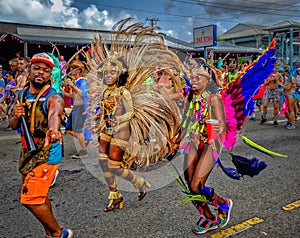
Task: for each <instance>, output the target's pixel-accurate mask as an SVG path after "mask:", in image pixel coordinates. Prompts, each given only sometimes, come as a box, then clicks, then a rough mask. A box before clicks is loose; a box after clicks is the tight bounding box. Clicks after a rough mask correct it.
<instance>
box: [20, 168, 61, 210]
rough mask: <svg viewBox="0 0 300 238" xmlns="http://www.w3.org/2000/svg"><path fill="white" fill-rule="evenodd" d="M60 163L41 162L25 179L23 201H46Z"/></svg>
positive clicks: (30, 202) (33, 203)
mask: <svg viewBox="0 0 300 238" xmlns="http://www.w3.org/2000/svg"><path fill="white" fill-rule="evenodd" d="M59 165H60V164H41V165H39V166H38V167H36V168H34V169H33V171H32V172H29V173H28V174H27V175H26V177H25V178H24V180H23V183H22V190H21V203H22V204H31V205H35V204H36V205H39V204H43V203H45V201H46V197H47V195H48V191H49V188H50V184H51V182H52V180H53V178H54V176H55V172H56V170H57V169H58V167H59Z"/></svg>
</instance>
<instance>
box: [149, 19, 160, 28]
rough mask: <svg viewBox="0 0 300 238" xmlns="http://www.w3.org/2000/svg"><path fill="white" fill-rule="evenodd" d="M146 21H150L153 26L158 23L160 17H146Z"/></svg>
mask: <svg viewBox="0 0 300 238" xmlns="http://www.w3.org/2000/svg"><path fill="white" fill-rule="evenodd" d="M146 21H149V22H150V25H151V27H153V26H155V25H156V23H157V22H158V21H159V20H158V18H148V17H147V19H146Z"/></svg>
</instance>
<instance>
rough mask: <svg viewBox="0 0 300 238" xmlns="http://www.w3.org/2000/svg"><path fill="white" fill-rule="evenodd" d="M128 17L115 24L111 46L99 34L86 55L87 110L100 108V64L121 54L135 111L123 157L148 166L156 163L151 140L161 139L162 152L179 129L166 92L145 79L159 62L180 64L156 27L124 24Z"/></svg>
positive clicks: (173, 109) (174, 106)
mask: <svg viewBox="0 0 300 238" xmlns="http://www.w3.org/2000/svg"><path fill="white" fill-rule="evenodd" d="M130 20H131V19H125V20H122V21H120V22H119V23H117V24H116V25H115V27H114V28H113V30H114V31H115V32H114V34H112V37H111V45H110V47H108V46H107V45H106V44H105V43H104V42H103V40H102V38H101V36H98V37H96V38H95V40H94V41H93V43H92V44H91V52H92V54H86V55H85V56H86V58H87V65H88V67H89V74H88V79H89V81H90V84H91V85H92V86H91V90H90V94H92V95H93V96H94V97H91V98H92V100H91V107H90V110H93V111H94V110H95V108H99V107H100V105H99V104H100V99H101V96H102V93H103V91H104V90H105V88H106V86H105V85H104V84H103V80H102V78H99V76H98V71H97V70H98V67H99V64H100V63H103V62H104V61H105V60H109V59H110V58H111V57H112V56H117V57H122V58H123V59H124V61H125V62H126V64H127V67H128V78H127V82H126V84H125V87H126V89H127V90H129V92H130V94H131V97H132V102H133V111H134V113H133V117H132V118H131V119H130V123H129V124H130V130H131V137H130V139H129V146H128V148H127V151H126V154H125V156H124V159H125V162H127V163H128V164H130V163H131V162H132V161H133V160H139V163H140V165H149V164H151V163H155V162H157V160H155V161H153V160H152V155H153V149H154V144H155V143H154V140H156V142H163V144H164V146H163V148H162V152H163V154H164V153H165V150H164V149H165V147H166V145H167V144H168V143H172V140H173V138H175V135H176V133H177V131H178V128H179V112H178V109H177V107H176V105H175V104H174V103H173V102H172V100H170V99H169V97H168V95H166V94H165V93H164V92H163V91H161V90H159V89H157V88H156V87H155V85H153V86H151V87H148V86H147V85H145V81H146V79H147V78H149V77H151V75H152V74H153V73H154V72H155V68H156V67H157V66H158V65H160V64H162V63H168V64H169V65H173V66H175V67H181V65H180V61H179V59H178V57H177V56H176V55H175V54H174V53H173V52H172V51H171V50H169V49H168V48H167V46H166V45H165V44H164V42H163V37H162V35H160V34H157V33H155V31H154V30H155V29H156V28H153V27H145V26H143V25H142V24H139V23H134V24H131V25H129V26H127V24H128V22H129V21H130ZM91 56H92V57H91ZM98 116H99V115H98Z"/></svg>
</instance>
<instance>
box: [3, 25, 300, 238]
mask: <svg viewBox="0 0 300 238" xmlns="http://www.w3.org/2000/svg"><path fill="white" fill-rule="evenodd" d="M125 23H126V22H125ZM121 25H122V24H121ZM126 31H127V32H126V33H127V34H125V35H126V37H133V36H134V35H135V36H136V38H135V43H136V45H135V46H132V45H131V46H130V47H131V50H128V48H126V47H128V45H126V43H128V42H131V41H130V40H129V39H124V46H122V45H121V46H120V45H119V39H118V40H116V42H115V44H116V45H114V44H113V42H112V46H111V51H113V50H115V52H107V49H106V48H105V47H99V46H101V45H102V42H101V39H99V42H98V43H99V44H95V45H94V47H92V52H88V53H85V54H83V55H84V56H85V59H84V60H80V59H79V58H78V55H79V54H77V58H76V57H75V56H74V59H73V57H72V59H70V61H69V62H66V61H65V59H64V57H63V56H62V55H57V56H54V55H53V54H49V53H44V52H42V53H38V54H35V55H33V56H32V57H31V58H30V59H29V60H28V59H26V58H23V57H21V56H20V55H19V54H18V57H17V58H15V59H12V60H10V62H9V65H10V69H7V70H5V69H3V67H2V66H0V73H1V74H0V77H1V78H0V90H1V99H0V116H1V119H2V117H3V114H4V115H5V117H4V119H5V118H9V126H8V127H7V128H6V129H7V130H11V129H14V130H19V133H20V138H21V143H22V150H21V157H20V163H19V170H20V172H21V174H22V177H23V182H22V191H21V203H22V204H23V205H24V206H25V207H26V208H27V209H28V210H29V211H31V212H32V213H33V214H34V216H35V217H36V218H37V219H38V220H39V221H40V222H41V224H42V225H43V227H44V230H45V233H46V236H47V237H69V238H70V237H72V235H73V232H72V231H71V230H70V229H65V228H62V227H60V226H59V224H58V222H57V220H56V219H55V217H54V215H53V212H52V209H51V202H50V200H49V199H48V197H47V196H48V190H49V188H50V186H51V184H53V180H55V176H56V175H57V174H58V168H59V165H60V164H61V162H62V158H63V151H62V147H63V140H62V133H61V126H64V127H65V131H66V133H67V134H70V135H71V136H73V137H75V138H76V139H77V140H78V142H79V145H80V147H81V149H80V151H79V152H78V154H75V155H73V156H72V158H74V159H83V158H85V157H88V152H87V144H88V142H89V141H91V140H92V137H91V132H92V131H93V132H94V133H96V134H97V136H98V145H99V164H100V167H101V169H102V171H103V175H104V178H105V181H106V183H107V187H108V192H109V195H108V201H109V203H108V205H107V206H106V207H105V208H104V211H105V212H110V211H113V210H114V209H115V208H117V207H118V208H123V203H124V199H123V196H122V194H121V192H120V188H119V187H118V185H117V178H118V177H119V178H122V179H125V180H127V181H129V182H131V183H132V185H133V186H134V187H135V188H136V190H137V193H138V195H137V199H138V200H139V201H141V200H142V199H144V197H145V196H146V194H147V191H146V189H147V188H149V187H150V183H149V182H148V181H146V180H145V179H144V178H142V177H139V176H136V175H135V173H134V171H133V169H132V168H133V167H132V165H133V164H134V165H135V168H136V167H142V166H148V165H149V164H151V163H152V164H153V163H157V162H158V159H157V156H153V155H159V156H160V157H162V158H163V157H164V156H165V155H166V154H167V153H169V154H174V153H175V152H176V151H178V150H182V153H183V155H184V168H183V169H184V175H185V176H184V177H185V180H186V186H187V190H188V194H189V195H191V196H198V195H199V196H200V198H201V199H197V200H192V202H193V205H194V206H195V207H196V208H197V210H198V212H199V214H200V219H199V221H198V222H197V224H196V227H195V229H194V230H193V232H194V233H195V234H204V233H206V232H208V231H210V230H214V229H217V228H221V227H224V226H225V225H226V224H227V223H228V222H229V218H230V212H231V210H232V207H233V201H232V200H231V199H229V198H222V197H221V196H219V195H217V193H216V192H215V191H214V189H213V188H211V187H208V186H207V185H206V181H207V179H208V177H209V175H210V173H211V171H212V169H213V167H214V165H215V164H216V154H217V153H218V151H219V150H220V147H221V145H222V143H223V142H224V137H225V134H226V133H227V132H226V130H228V128H227V126H228V125H227V121H226V118H225V115H226V110H227V109H228V107H227V108H226V107H225V106H224V105H223V99H222V95H225V94H224V92H228V91H226V90H228V88H230V85H231V83H233V82H235V83H236V82H237V80H236V79H237V78H238V77H239V76H240V75H241V74H243V73H245V72H246V71H247V70H248V69H250V63H251V62H243V63H241V64H238V63H237V62H236V61H230V60H226V57H227V55H228V54H227V55H226V56H225V57H224V58H221V59H219V60H218V61H217V62H216V64H215V65H208V64H207V63H206V61H205V60H204V59H196V58H194V57H193V55H190V56H189V57H188V59H187V60H186V61H185V62H181V61H180V60H179V58H178V57H177V56H176V55H175V53H174V52H172V51H171V50H169V49H167V48H166V47H165V45H164V44H163V43H161V44H159V43H157V42H156V43H155V47H154V46H152V45H151V43H149V44H148V45H147V44H146V46H145V44H139V43H140V42H139V41H138V40H141V42H142V39H144V37H148V36H151V37H153V35H154V33H153V29H152V28H149V29H148V28H145V27H142V26H139V25H135V27H132V28H127V29H126ZM120 32H122V34H124V29H123V31H122V27H121V28H120ZM139 37H140V38H139ZM97 47H99V48H97ZM137 56H139V57H137ZM150 56H151V58H150ZM153 56H155V57H153ZM149 59H151V60H149ZM274 66H275V65H274ZM55 68H57V69H58V70H59V74H58V75H59V77H58V78H57V77H54V76H53V72H54V69H55ZM273 68H274V70H273ZM57 83H58V87H54V84H57ZM255 87H256V88H254V89H253V92H254V93H253V94H252V95H250V96H252V97H253V98H252V99H251V100H255V101H256V105H257V106H258V107H259V111H260V113H261V124H264V123H265V122H266V121H267V117H266V116H267V109H268V103H269V102H272V104H273V107H274V125H275V126H278V122H277V119H278V117H279V115H281V114H284V115H285V117H286V120H287V123H286V125H285V128H286V129H295V121H296V120H297V115H298V114H299V109H300V108H299V99H300V96H299V88H300V69H299V68H298V69H297V70H293V69H289V68H288V67H287V66H279V65H276V66H275V67H272V72H271V73H269V75H268V77H266V78H265V79H264V80H263V81H262V83H261V84H258V85H255ZM231 90H232V91H234V89H231ZM236 90H238V89H236ZM222 93H223V94H222ZM239 110H242V109H239ZM2 113H3V114H2ZM247 116H249V117H251V119H252V120H254V119H255V116H254V114H252V115H247ZM209 119H215V120H216V124H214V126H213V130H214V131H215V132H216V134H217V136H215V137H214V138H211V136H210V132H209V131H208V128H207V126H206V121H207V120H209ZM91 121H92V123H91ZM238 123H240V121H238ZM91 127H93V128H91ZM152 129H153V130H154V132H151V130H152ZM30 138H31V139H32V140H33V144H34V149H33V150H32V151H31V150H29V147H31V146H30V145H29V144H28V143H29V142H28V140H30ZM153 139H154V140H153ZM137 145H140V146H137ZM210 206H213V207H215V208H217V213H216V214H215V213H214V212H212V211H211V209H210Z"/></svg>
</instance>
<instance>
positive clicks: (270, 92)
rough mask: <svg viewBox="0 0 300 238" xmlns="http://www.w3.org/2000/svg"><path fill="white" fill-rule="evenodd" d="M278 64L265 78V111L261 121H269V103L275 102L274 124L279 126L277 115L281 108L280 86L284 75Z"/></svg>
mask: <svg viewBox="0 0 300 238" xmlns="http://www.w3.org/2000/svg"><path fill="white" fill-rule="evenodd" d="M278 68H279V67H278V66H275V67H274V71H273V73H272V74H271V75H270V76H269V77H268V78H267V79H266V80H265V82H264V85H265V86H266V91H265V94H264V99H263V113H261V122H260V124H261V125H263V124H264V123H265V122H266V121H267V113H268V104H269V102H272V103H273V108H274V122H273V124H274V126H278V122H277V117H278V109H279V92H278V86H279V85H281V84H282V83H283V79H282V75H281V74H280V73H279V72H278Z"/></svg>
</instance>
